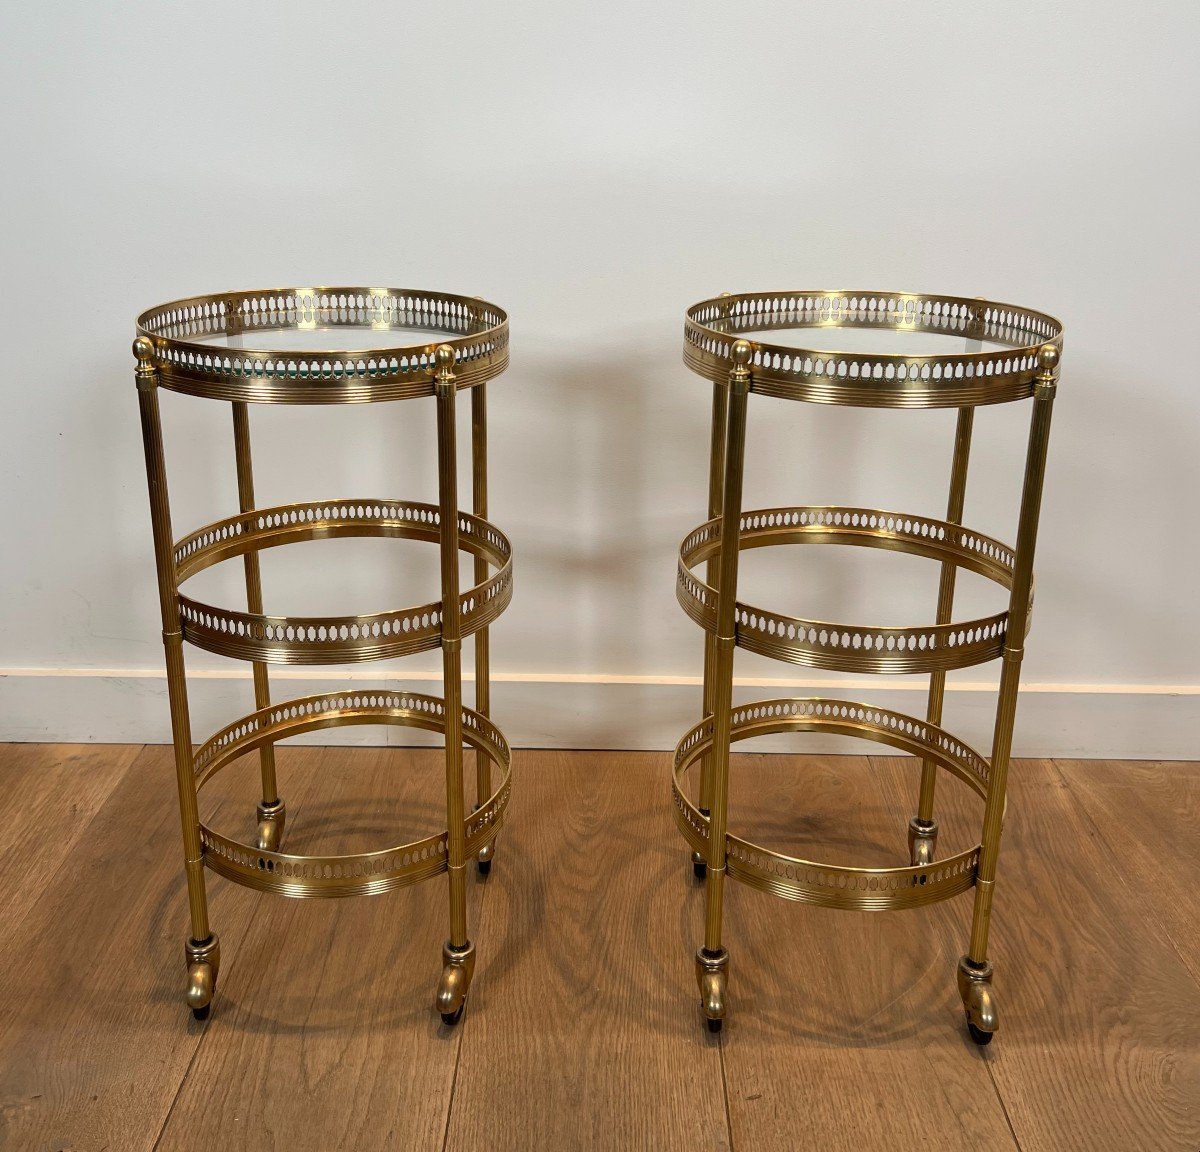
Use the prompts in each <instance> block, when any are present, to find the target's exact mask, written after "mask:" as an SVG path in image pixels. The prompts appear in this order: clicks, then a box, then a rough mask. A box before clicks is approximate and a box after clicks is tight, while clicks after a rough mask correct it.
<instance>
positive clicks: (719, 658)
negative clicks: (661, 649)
mask: <svg viewBox="0 0 1200 1152" xmlns="http://www.w3.org/2000/svg"><path fill="white" fill-rule="evenodd" d="M750 351H751V350H750V345H749V344H747V343H746V342H745V341H744V340H739V341H738V342H737V343H736V344H735V345H734V346H733V369H732V371H731V372H730V374H729V388H728V409H727V417H726V422H725V423H726V428H725V454H724V465H725V466H724V476H723V481H724V483H723V484H722V488H721V550H720V555H719V558H718V563H719V565H720V574H719V587H718V591H717V622H716V623H717V627H716V636H715V639H714V641H713V663H712V717H713V740H712V751H711V754H710V755H709V773H710V779H711V801H710V805H711V814H710V816H709V836H708V861H707V865H708V868H707V874H706V877H705V894H704V947H703V948H702V949H701V950H700V952H699V953H698V954H697V963H698V964H701V965H702V966H703V967H704V973H705V980H704V982H703V983H702V984H701V994H702V997H703V1000H702V1006H703V1008H704V1015H705V1018H706V1019H707V1020H708V1021H709V1028H711V1029H713V1030H714V1031H715V1030H716V1029H718V1028H720V1026H721V1025H720V1023H719V1022H720V1021H721V1020H722V1019H724V1016H725V1011H726V1000H725V981H726V971H727V967H728V962H729V956H728V953H727V952H726V950H725V948H724V946H723V945H722V943H721V917H722V904H723V901H724V891H725V849H726V841H725V829H726V826H727V818H728V807H729V743H730V714H731V711H732V707H733V650H734V626H735V616H736V612H735V604H736V598H737V572H738V536H739V530H740V529H739V525H740V520H741V508H742V467H743V457H744V450H745V443H746V397H747V393H748V391H749V387H750V368H749V364H750ZM714 1022H715V1023H714Z"/></svg>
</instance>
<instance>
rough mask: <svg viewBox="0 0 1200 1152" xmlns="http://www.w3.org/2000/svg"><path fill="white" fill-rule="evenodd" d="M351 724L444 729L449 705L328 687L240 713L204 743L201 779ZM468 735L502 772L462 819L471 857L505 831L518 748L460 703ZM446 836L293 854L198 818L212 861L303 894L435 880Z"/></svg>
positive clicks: (244, 879) (243, 878) (259, 883)
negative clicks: (339, 852)
mask: <svg viewBox="0 0 1200 1152" xmlns="http://www.w3.org/2000/svg"><path fill="white" fill-rule="evenodd" d="M347 724H394V725H402V726H407V727H410V728H424V729H427V730H429V731H431V732H445V730H446V704H445V701H444V700H442V699H440V698H439V697H437V696H427V695H425V694H423V693H420V692H387V691H379V690H374V689H367V690H364V691H353V692H327V693H323V694H321V695H318V696H304V697H301V698H299V699H296V700H287V701H284V702H282V703H280V704H273V705H271V706H270V707H269V708H262V709H260V710H259V711H257V712H253V713H251V714H250V715H249V716H244V717H243V718H242V719H240V720H235V721H234V722H233V723H232V724H230V725H228V726H227V727H225V728H222V729H221V731H219V732H217V733H216V734H215V735H214V736H213V737H212V738H211V739H210V740H208V741H207V742H206V743H205V744H203V745H202V746H201V747H200V748H199V749H197V751H196V753H195V756H194V758H193V766H194V769H195V773H196V784H197V787H198V788H201V787H203V786H204V784H206V783H207V782H208V781H209V780H211V779H212V777H213V776H215V775H216V773H217V772H219V771H220V770H221V769H222V768H224V767H225V766H226V765H228V764H229V763H231V762H232V761H234V760H236V759H237V758H238V757H240V756H243V755H245V754H246V753H247V752H250V751H253V750H254V749H256V748H260V747H262V746H263V745H265V744H274V743H275V742H276V741H277V740H282V739H284V738H285V737H288V736H299V735H300V734H301V733H304V732H315V731H317V730H319V729H323V728H337V727H342V726H344V725H347ZM462 737H463V741H464V743H466V744H468V745H469V746H470V747H472V748H475V749H478V750H479V751H481V752H483V753H484V754H485V755H486V756H487V757H488V758H489V759H490V760H491V761H492V762H493V763H494V764H495V765H496V766H497V767H498V768H499V769H500V771H501V779H500V782H499V783H498V784H497V786H496V788H495V790H494V791H493V792H492V794H491V796H489V797H488V798H487V800H486V801H484V803H483V804H482V805H480V807H478V808H477V809H475V811H474V812H472V813H471V814H470V815H469V816H468V817H467V818H466V819H465V821H464V826H465V830H466V838H467V845H466V854H467V856H468V857H471V856H474V855H477V854H478V852H479V851H480V849H482V848H484V847H485V846H486V845H488V844H490V843H491V842H492V840H493V839H494V838H495V835H496V832H497V831H498V829H499V824H500V819H501V817H502V816H503V814H504V810H505V808H506V807H507V806H508V798H509V793H510V792H511V790H512V753H511V751H510V749H509V746H508V741H506V740H505V739H504V736H503V734H502V733H501V732H500V729H499V728H497V727H496V726H495V725H494V724H493V723H492V722H491V721H490V720H489V719H488V718H487V717H486V716H483V715H481V714H480V713H478V712H476V711H474V710H473V709H471V708H463V710H462ZM447 839H448V837H447V833H445V832H438V833H435V834H434V835H432V836H426V837H425V838H424V839H422V840H417V841H414V842H413V843H411V844H401V845H398V846H397V847H394V848H384V849H381V850H380V851H377V852H356V853H352V854H349V855H345V856H295V855H291V854H290V853H286V852H267V851H264V850H262V849H258V848H254V847H253V846H251V845H249V844H243V843H241V842H240V841H237V840H233V839H231V838H229V837H228V836H223V835H221V834H220V833H219V832H214V831H213V830H212V829H211V828H209V827H208V826H207V825H205V824H203V823H201V825H200V841H201V844H202V846H203V850H204V863H205V865H206V866H207V867H209V868H211V869H212V870H213V871H214V872H217V873H218V874H220V875H221V876H224V877H226V879H229V880H233V881H235V882H236V883H238V884H242V885H244V886H245V887H248V888H257V889H259V890H260V891H270V892H278V893H280V894H281V895H284V896H296V897H334V896H356V895H370V894H374V893H378V892H389V891H391V890H392V889H393V888H403V887H405V886H406V885H409V884H416V883H418V882H419V881H421V880H427V879H428V878H429V877H431V876H436V875H437V874H438V873H439V872H445V871H446V867H447Z"/></svg>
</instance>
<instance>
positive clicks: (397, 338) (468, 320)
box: [137, 288, 508, 404]
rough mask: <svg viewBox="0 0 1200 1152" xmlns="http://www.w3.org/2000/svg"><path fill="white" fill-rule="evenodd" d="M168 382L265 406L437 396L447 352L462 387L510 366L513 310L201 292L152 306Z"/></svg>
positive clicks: (463, 302)
mask: <svg viewBox="0 0 1200 1152" xmlns="http://www.w3.org/2000/svg"><path fill="white" fill-rule="evenodd" d="M137 327H138V335H139V336H145V337H147V338H148V339H149V340H150V341H151V343H152V344H153V345H154V359H155V365H156V367H157V368H158V370H159V374H160V383H161V384H162V386H163V387H164V388H168V389H170V390H171V391H173V392H186V393H188V394H189V395H192V396H206V397H210V398H213V399H217V400H238V401H249V402H252V403H256V404H364V403H371V402H373V401H379V400H407V399H411V398H413V397H417V396H431V395H433V392H434V387H435V383H436V378H437V364H436V360H435V352H436V350H437V348H438V347H439V346H440V345H443V344H448V345H449V346H450V347H451V348H452V349H454V376H455V385H456V387H458V388H471V387H474V386H475V385H477V384H482V383H483V382H484V381H486V380H490V379H491V378H492V377H493V376H498V375H499V374H500V373H501V372H503V371H504V369H505V368H506V367H507V366H508V315H507V314H506V313H505V312H504V311H503V310H502V309H500V308H497V307H496V305H494V304H489V303H487V302H486V301H485V300H480V299H479V298H478V297H472V296H454V295H451V294H449V293H446V292H426V291H422V290H420V289H415V288H273V289H267V290H260V291H254V292H224V293H219V294H217V295H213V296H192V297H189V298H188V299H186V300H176V301H173V302H172V303H170V304H163V305H160V306H159V307H157V308H152V309H150V310H149V311H148V312H144V313H142V315H141V316H139V317H138V324H137Z"/></svg>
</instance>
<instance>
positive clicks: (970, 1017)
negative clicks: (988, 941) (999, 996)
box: [958, 956, 1000, 1047]
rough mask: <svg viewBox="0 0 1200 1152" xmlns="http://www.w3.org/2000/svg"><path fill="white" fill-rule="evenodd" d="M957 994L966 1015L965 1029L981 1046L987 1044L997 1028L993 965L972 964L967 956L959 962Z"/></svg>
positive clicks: (998, 1023) (997, 1016)
mask: <svg viewBox="0 0 1200 1152" xmlns="http://www.w3.org/2000/svg"><path fill="white" fill-rule="evenodd" d="M958 994H959V995H960V996H961V997H962V1002H963V1009H964V1010H965V1011H966V1014H967V1031H968V1032H970V1034H971V1039H972V1040H974V1041H975V1043H976V1044H978V1045H980V1046H981V1047H982V1046H983V1045H984V1044H990V1043H991V1042H992V1037H993V1036H994V1035H995V1034H996V1031H997V1030H998V1029H999V1027H1000V1017H999V1013H998V1011H997V1008H996V994H995V993H994V992H993V991H992V966H991V964H990V963H986V964H982V965H980V964H972V963H971V962H970V960H968V959H967V957H965V956H964V957H963V958H962V959H961V960H960V961H959V962H958Z"/></svg>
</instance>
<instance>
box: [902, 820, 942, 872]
mask: <svg viewBox="0 0 1200 1152" xmlns="http://www.w3.org/2000/svg"><path fill="white" fill-rule="evenodd" d="M937 834H938V823H937V821H936V820H922V819H921V818H920V817H919V816H914V817H913V818H912V819H911V820H910V821H909V822H908V859H909V863H911V864H912V866H913V867H914V868H915V867H917V866H918V865H928V864H932V863H933V856H934V850H935V848H936V847H937Z"/></svg>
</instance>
